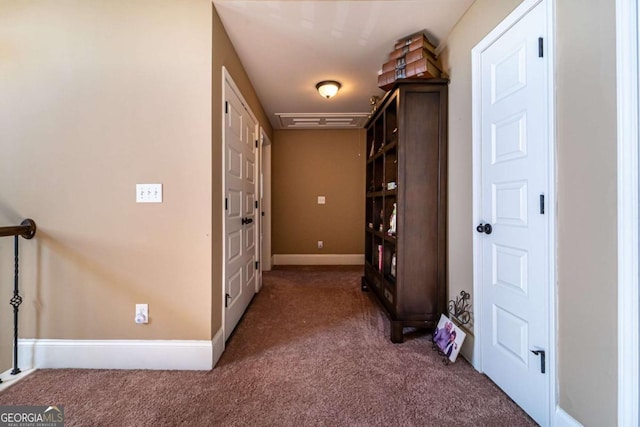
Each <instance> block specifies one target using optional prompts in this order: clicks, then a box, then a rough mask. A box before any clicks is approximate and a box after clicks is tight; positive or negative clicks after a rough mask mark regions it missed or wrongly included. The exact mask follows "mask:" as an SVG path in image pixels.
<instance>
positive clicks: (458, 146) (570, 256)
mask: <svg viewBox="0 0 640 427" xmlns="http://www.w3.org/2000/svg"><path fill="white" fill-rule="evenodd" d="M519 3H520V1H519V0H513V1H501V2H495V1H492V0H477V1H476V2H475V3H474V5H473V6H472V7H471V8H470V10H469V11H468V12H467V14H466V15H465V16H464V17H463V18H462V19H461V20H460V22H459V23H458V24H457V25H456V27H455V28H454V30H453V32H452V33H451V34H450V36H449V38H448V40H447V41H446V42H445V46H446V47H445V49H444V51H443V52H442V54H441V57H442V59H443V63H444V65H445V68H446V69H447V71H448V72H449V73H450V76H451V85H450V91H449V94H450V101H449V102H450V104H449V105H450V109H449V162H450V163H449V171H450V172H449V294H450V295H456V294H457V293H458V292H459V291H460V290H461V289H464V290H466V291H468V292H471V291H472V266H473V263H472V255H473V250H472V233H470V232H469V229H470V226H471V225H472V224H471V220H472V216H471V210H472V175H471V157H472V152H471V48H473V46H475V44H477V43H478V42H479V41H480V40H481V39H482V38H483V37H484V35H486V34H487V33H488V32H489V31H490V30H491V29H492V28H493V27H495V25H497V24H498V23H499V22H500V21H501V20H502V19H503V18H504V17H505V16H506V15H507V14H508V13H509V12H510V11H511V10H513V9H514V8H515V7H516V6H517V5H518V4H519ZM555 3H556V32H557V35H556V48H557V51H556V68H557V76H556V88H557V94H556V96H557V98H556V102H557V103H556V108H557V116H556V120H557V123H556V126H557V141H556V146H557V171H558V172H557V174H558V182H557V199H558V206H557V209H558V218H557V239H558V241H557V244H558V264H557V265H558V267H557V268H558V269H557V273H558V283H557V289H558V317H557V318H558V336H557V339H558V354H557V356H558V361H557V364H558V389H559V405H560V407H561V408H562V409H564V410H565V411H567V413H569V414H570V415H571V416H572V417H574V418H575V419H577V420H578V421H579V422H581V423H583V424H584V425H586V426H602V425H615V424H616V405H617V399H616V370H617V363H616V359H617V352H616V348H617V340H616V330H615V325H616V312H617V310H616V298H617V293H616V277H617V273H616V127H615V126H616V117H615V108H616V105H615V90H616V86H615V3H614V2H611V1H607V0H597V1H592V2H581V1H556V2H555ZM587 3H588V4H587ZM594 35H595V36H594ZM596 171H597V172H596Z"/></svg>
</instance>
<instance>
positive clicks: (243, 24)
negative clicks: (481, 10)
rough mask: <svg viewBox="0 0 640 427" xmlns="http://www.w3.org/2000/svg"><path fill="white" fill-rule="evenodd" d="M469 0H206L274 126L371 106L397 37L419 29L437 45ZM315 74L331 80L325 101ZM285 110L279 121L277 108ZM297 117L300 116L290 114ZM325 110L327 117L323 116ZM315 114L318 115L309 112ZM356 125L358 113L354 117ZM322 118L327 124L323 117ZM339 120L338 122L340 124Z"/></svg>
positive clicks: (314, 122)
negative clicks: (334, 85)
mask: <svg viewBox="0 0 640 427" xmlns="http://www.w3.org/2000/svg"><path fill="white" fill-rule="evenodd" d="M473 1H474V0H391V1H381V0H373V1H370V0H353V1H341V0H321V1H307V0H285V1H268V0H253V1H240V0H213V3H214V4H215V7H216V10H217V11H218V14H219V15H220V19H221V20H222V23H223V24H224V27H225V29H226V30H227V33H228V34H229V38H230V39H231V42H232V43H233V45H234V47H235V49H236V51H237V53H238V56H239V57H240V60H241V61H242V64H243V65H244V68H245V70H246V72H247V74H248V75H249V79H250V80H251V82H252V84H253V87H254V88H255V90H256V92H257V95H258V98H259V99H260V102H261V103H262V106H263V108H264V109H265V111H266V113H267V116H268V117H269V119H270V121H271V125H272V126H273V128H274V129H282V128H285V127H287V123H294V124H295V123H297V125H295V127H296V128H300V127H301V123H310V126H309V127H312V126H316V127H317V126H319V124H321V123H322V124H323V125H322V127H325V128H326V127H331V123H336V120H335V118H336V117H340V116H343V115H344V116H345V117H356V118H357V117H358V115H355V114H350V113H360V114H362V113H368V112H369V111H371V108H370V104H369V99H370V98H371V96H373V95H378V96H380V95H382V94H383V91H382V90H381V89H379V88H378V84H377V83H378V80H377V73H378V70H379V69H380V68H381V67H382V64H383V63H384V62H386V61H387V60H388V55H389V52H391V51H392V50H393V45H394V43H395V42H396V40H398V39H401V38H403V37H404V36H407V35H409V34H412V33H416V32H419V31H424V32H425V33H426V34H427V36H428V38H429V39H430V41H431V42H432V43H433V44H435V45H436V46H437V45H438V44H439V43H440V42H442V41H443V40H444V39H445V38H446V36H447V35H448V34H449V32H450V31H451V29H452V28H453V26H454V25H455V24H456V22H457V21H458V20H459V19H460V17H461V16H462V15H463V14H464V12H465V11H466V10H467V9H468V8H469V6H471V4H472V3H473ZM321 80H338V81H339V82H341V83H342V88H341V90H340V92H339V93H338V94H337V95H336V96H335V97H333V98H331V99H329V100H327V99H324V98H322V97H321V96H320V95H319V94H318V92H317V91H316V88H315V85H316V83H317V82H319V81H321ZM280 113H281V114H284V117H286V118H287V119H286V120H281V119H280V118H279V117H278V116H277V115H276V114H280ZM297 116H300V117H303V119H300V120H299V121H296V120H294V118H295V117H297ZM326 116H329V117H332V118H334V120H333V121H331V120H329V121H327V120H325V117H326ZM313 117H317V118H318V119H317V120H310V118H313ZM355 122H358V123H360V126H361V124H362V120H360V121H357V120H355V119H354V123H355ZM327 123H328V124H327ZM341 127H344V126H341Z"/></svg>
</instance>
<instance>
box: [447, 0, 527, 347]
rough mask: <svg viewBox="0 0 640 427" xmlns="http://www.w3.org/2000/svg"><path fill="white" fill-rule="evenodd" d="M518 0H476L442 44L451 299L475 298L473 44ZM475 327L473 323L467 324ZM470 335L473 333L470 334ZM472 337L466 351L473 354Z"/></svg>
mask: <svg viewBox="0 0 640 427" xmlns="http://www.w3.org/2000/svg"><path fill="white" fill-rule="evenodd" d="M521 2H522V0H502V1H499V2H498V1H493V0H476V2H475V3H474V4H473V5H472V6H471V8H469V10H468V11H467V13H466V14H465V15H464V16H463V17H462V18H461V19H460V21H459V22H458V23H457V24H456V26H455V27H454V29H453V31H452V32H451V34H450V35H449V37H448V38H447V40H445V41H444V42H443V43H442V46H443V50H442V52H441V53H440V58H441V59H442V64H443V66H444V68H445V70H446V71H447V73H449V77H450V79H451V83H450V84H449V206H448V215H449V217H448V228H449V230H448V233H449V235H448V243H449V252H448V259H449V269H448V277H449V298H450V299H453V298H455V297H456V296H458V295H459V294H460V291H462V290H464V291H466V292H469V293H470V294H471V295H472V297H473V246H472V244H473V233H472V231H473V224H472V220H473V218H472V211H473V206H472V202H473V199H472V188H473V176H472V150H471V148H472V147H471V138H472V134H471V49H472V48H473V47H474V46H475V45H476V44H478V43H479V42H480V40H482V39H483V38H484V36H486V35H487V34H488V33H489V32H490V31H491V30H492V29H493V28H494V27H495V26H496V25H497V24H498V23H499V22H500V21H502V20H503V19H504V18H505V17H506V16H507V15H508V14H509V13H510V12H511V11H513V9H515V8H516V6H518V5H519V4H520V3H521ZM470 327H471V328H473V322H471V323H470ZM469 338H473V337H472V336H471V337H469ZM472 344H473V341H472V339H469V340H466V341H465V345H464V347H463V352H464V354H465V355H466V356H467V357H468V358H471V357H472V355H473V345H472Z"/></svg>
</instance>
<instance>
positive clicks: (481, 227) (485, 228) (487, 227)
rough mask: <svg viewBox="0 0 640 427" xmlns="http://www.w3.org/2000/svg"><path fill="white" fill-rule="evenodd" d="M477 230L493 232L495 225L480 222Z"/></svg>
mask: <svg viewBox="0 0 640 427" xmlns="http://www.w3.org/2000/svg"><path fill="white" fill-rule="evenodd" d="M476 231H477V232H478V233H485V234H491V233H493V227H492V226H491V224H479V225H478V226H477V227H476Z"/></svg>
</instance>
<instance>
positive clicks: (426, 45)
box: [389, 37, 436, 59]
mask: <svg viewBox="0 0 640 427" xmlns="http://www.w3.org/2000/svg"><path fill="white" fill-rule="evenodd" d="M419 49H426V50H427V51H429V52H430V53H431V54H432V55H433V56H435V55H436V48H435V46H434V45H432V44H431V43H430V42H429V40H427V38H426V37H423V38H418V39H417V40H415V41H412V42H411V43H409V44H404V45H402V46H400V47H398V48H396V49H394V50H393V51H391V53H390V54H389V59H398V58H400V57H401V56H405V55H406V54H407V53H409V52H413V51H415V50H419Z"/></svg>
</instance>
